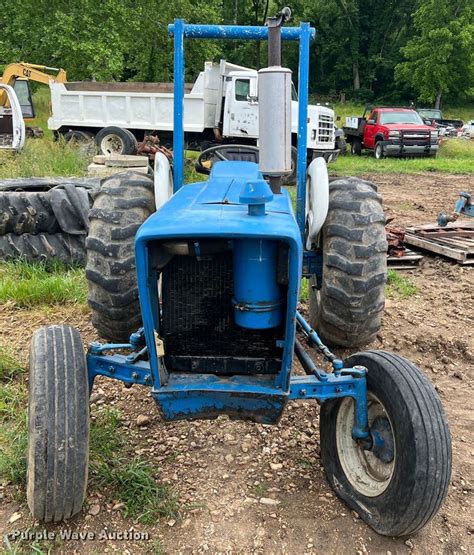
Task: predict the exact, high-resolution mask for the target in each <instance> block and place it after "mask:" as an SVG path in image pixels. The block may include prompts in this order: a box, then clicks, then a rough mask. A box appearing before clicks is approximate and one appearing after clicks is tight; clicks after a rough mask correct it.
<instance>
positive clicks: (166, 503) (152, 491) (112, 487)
mask: <svg viewBox="0 0 474 555" xmlns="http://www.w3.org/2000/svg"><path fill="white" fill-rule="evenodd" d="M125 439H126V438H125V436H124V433H123V431H122V430H121V429H120V412H119V411H117V410H116V409H114V408H110V407H107V408H105V409H104V410H103V411H101V412H99V413H98V415H97V417H96V419H95V420H94V421H93V422H92V425H91V441H90V459H91V462H90V468H91V475H92V481H93V484H94V485H95V486H97V487H100V488H105V489H106V490H107V492H108V497H109V498H110V499H111V500H113V501H115V500H118V501H120V502H122V503H124V505H125V507H124V516H125V517H131V518H134V519H136V520H138V521H139V522H141V523H144V524H151V523H153V522H155V520H156V518H157V517H159V516H166V517H170V516H174V515H176V514H177V513H178V509H179V506H178V502H177V498H176V495H175V494H174V492H173V491H172V490H171V488H170V487H169V486H168V485H166V484H162V483H160V482H159V481H158V480H157V476H156V474H157V473H156V470H155V469H154V468H153V467H152V466H150V465H149V464H148V463H147V462H146V461H144V460H141V459H138V458H133V459H131V460H130V458H129V457H128V456H127V453H126V450H125V445H126V443H125Z"/></svg>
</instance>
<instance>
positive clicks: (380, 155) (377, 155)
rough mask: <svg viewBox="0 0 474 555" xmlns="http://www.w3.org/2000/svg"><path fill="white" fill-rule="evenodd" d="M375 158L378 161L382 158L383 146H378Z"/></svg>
mask: <svg viewBox="0 0 474 555" xmlns="http://www.w3.org/2000/svg"><path fill="white" fill-rule="evenodd" d="M375 158H377V159H378V160H380V158H382V145H377V146H376V147H375Z"/></svg>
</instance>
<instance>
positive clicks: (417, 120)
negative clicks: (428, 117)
mask: <svg viewBox="0 0 474 555" xmlns="http://www.w3.org/2000/svg"><path fill="white" fill-rule="evenodd" d="M380 123H381V124H382V125H383V124H385V125H387V124H390V123H408V124H410V123H411V124H414V125H423V120H422V119H421V117H420V116H419V114H417V113H416V112H408V111H406V112H382V113H381V114H380Z"/></svg>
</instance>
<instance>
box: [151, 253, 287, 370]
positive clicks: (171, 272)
mask: <svg viewBox="0 0 474 555" xmlns="http://www.w3.org/2000/svg"><path fill="white" fill-rule="evenodd" d="M232 266H233V264H232V253H223V254H217V255H213V256H211V257H206V258H205V259H201V260H198V259H197V258H195V257H192V256H175V257H174V258H173V259H172V260H171V261H170V262H169V264H168V265H167V266H166V267H165V268H164V270H163V274H162V278H163V279H162V298H163V303H162V336H163V340H164V344H165V352H166V357H165V362H166V363H167V365H171V367H173V365H176V363H177V361H178V360H179V361H180V365H181V367H180V369H187V370H189V369H195V370H196V371H202V368H198V362H196V357H205V358H206V357H207V358H209V357H223V358H224V359H225V358H235V357H237V358H240V359H242V360H243V359H252V358H254V359H255V360H258V361H259V362H258V369H259V372H258V373H265V372H274V371H276V370H277V366H276V363H277V362H278V361H279V360H280V359H281V349H280V348H278V347H276V341H277V339H281V338H282V337H283V331H282V330H281V329H278V328H275V329H270V330H247V329H244V328H241V327H239V326H237V325H236V324H235V322H234V316H233V306H232V296H233V289H234V284H233V268H232ZM180 357H183V358H180ZM186 357H189V359H190V362H192V363H193V366H192V367H191V368H189V364H185V360H184V359H186ZM183 361H184V362H183ZM234 362H235V361H234ZM234 362H232V364H231V363H230V362H229V361H227V368H229V367H232V373H239V372H236V371H235V368H236V365H235V364H234ZM206 364H207V366H208V367H209V363H208V362H207V363H206ZM223 364H224V363H223ZM229 364H230V366H229ZM211 366H212V365H211ZM221 366H222V365H221ZM241 367H242V368H241V372H240V373H249V372H252V371H253V369H254V368H255V365H253V366H252V364H250V365H249V364H248V363H245V364H241ZM221 370H222V368H221ZM211 371H214V372H216V373H219V365H217V366H216V368H215V369H214V370H211ZM223 371H224V370H223ZM227 373H228V372H227Z"/></svg>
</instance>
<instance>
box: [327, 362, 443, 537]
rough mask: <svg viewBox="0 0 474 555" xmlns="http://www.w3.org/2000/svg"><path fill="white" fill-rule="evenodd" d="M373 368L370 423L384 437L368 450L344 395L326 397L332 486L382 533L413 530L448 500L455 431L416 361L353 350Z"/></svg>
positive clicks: (370, 373)
mask: <svg viewBox="0 0 474 555" xmlns="http://www.w3.org/2000/svg"><path fill="white" fill-rule="evenodd" d="M355 365H361V366H365V367H366V368H367V369H368V374H367V389H368V410H369V426H370V427H371V429H372V430H373V433H377V434H378V436H377V437H378V439H379V440H380V438H382V439H383V441H382V444H380V441H378V442H377V445H376V447H375V448H374V449H373V450H370V451H366V450H364V449H363V448H362V447H361V446H360V445H359V444H358V443H357V442H355V441H354V440H353V439H352V437H351V430H352V424H353V420H354V410H353V401H352V399H350V398H348V397H346V398H344V399H337V400H332V401H328V402H325V403H323V404H322V407H321V416H320V426H321V460H322V463H323V466H324V468H325V471H326V475H327V478H328V481H329V483H330V485H331V487H332V488H333V489H334V491H335V492H336V493H337V495H339V496H340V497H341V498H342V499H343V500H344V501H345V502H346V503H347V504H348V505H349V506H350V507H351V508H352V509H354V510H355V511H357V513H359V515H360V516H361V517H362V519H363V520H364V521H365V522H367V524H369V525H370V526H371V527H372V528H373V529H374V530H375V531H376V532H377V533H378V534H382V535H384V536H408V535H411V534H413V533H414V532H416V531H417V530H419V529H420V528H422V527H423V526H425V525H426V524H427V523H428V522H429V521H430V519H431V518H432V517H433V516H434V515H435V514H436V512H437V511H438V510H439V508H440V506H441V504H442V503H443V501H444V499H445V497H446V493H447V490H448V485H449V481H450V476H451V438H450V434H449V428H448V423H447V420H446V416H445V414H444V411H443V407H442V405H441V402H440V399H439V397H438V395H437V393H436V391H435V389H434V387H433V385H432V384H431V383H430V381H429V380H428V379H427V378H426V376H425V375H424V374H423V373H422V372H421V371H420V370H419V369H418V368H417V367H416V366H414V365H413V364H412V363H411V362H409V361H408V360H406V359H405V358H402V357H400V356H397V355H394V354H392V353H387V352H384V351H367V352H365V353H358V354H355V355H353V356H351V357H349V358H348V359H347V360H346V361H345V364H344V366H346V367H352V366H355Z"/></svg>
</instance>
